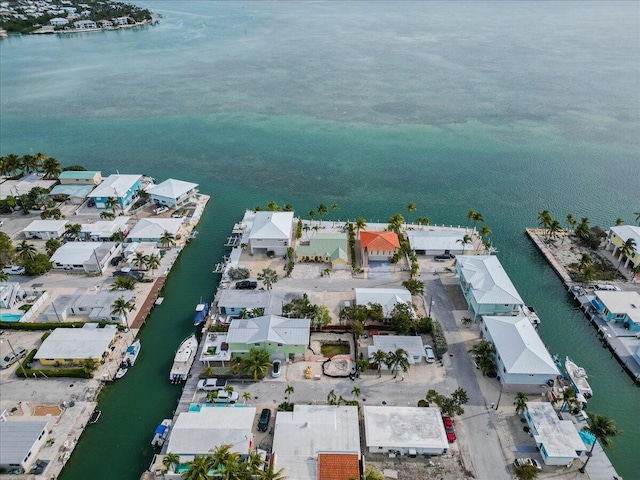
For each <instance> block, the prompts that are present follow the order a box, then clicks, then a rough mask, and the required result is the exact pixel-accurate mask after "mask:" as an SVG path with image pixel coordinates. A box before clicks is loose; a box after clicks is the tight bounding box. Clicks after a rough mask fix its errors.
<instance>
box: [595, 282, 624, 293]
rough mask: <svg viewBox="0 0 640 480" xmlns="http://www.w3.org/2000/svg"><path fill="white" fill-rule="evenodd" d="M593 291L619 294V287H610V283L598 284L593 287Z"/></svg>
mask: <svg viewBox="0 0 640 480" xmlns="http://www.w3.org/2000/svg"><path fill="white" fill-rule="evenodd" d="M593 289H594V290H603V291H606V292H619V291H620V287H616V286H615V285H611V284H610V283H599V284H597V285H596V286H595V287H593Z"/></svg>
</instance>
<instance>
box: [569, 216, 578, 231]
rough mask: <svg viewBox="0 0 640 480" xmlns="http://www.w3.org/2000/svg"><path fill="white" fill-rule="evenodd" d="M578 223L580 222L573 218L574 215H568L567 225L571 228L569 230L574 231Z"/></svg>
mask: <svg viewBox="0 0 640 480" xmlns="http://www.w3.org/2000/svg"><path fill="white" fill-rule="evenodd" d="M577 223H578V221H577V220H576V219H575V218H573V215H571V214H570V213H567V225H568V226H569V228H568V230H573V229H574V228H575V226H576V224H577Z"/></svg>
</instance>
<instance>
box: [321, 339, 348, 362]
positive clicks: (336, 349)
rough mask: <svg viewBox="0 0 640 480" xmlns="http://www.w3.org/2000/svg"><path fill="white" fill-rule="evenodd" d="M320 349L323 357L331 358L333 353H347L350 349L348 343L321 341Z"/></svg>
mask: <svg viewBox="0 0 640 480" xmlns="http://www.w3.org/2000/svg"><path fill="white" fill-rule="evenodd" d="M320 351H321V352H322V355H324V356H325V357H329V358H331V357H333V356H334V355H348V354H349V353H350V351H351V349H350V348H349V344H348V343H323V344H322V346H321V347H320Z"/></svg>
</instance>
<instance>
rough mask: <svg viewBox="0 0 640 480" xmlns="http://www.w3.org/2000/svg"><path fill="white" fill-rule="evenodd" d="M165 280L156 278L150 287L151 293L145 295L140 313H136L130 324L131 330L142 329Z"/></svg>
mask: <svg viewBox="0 0 640 480" xmlns="http://www.w3.org/2000/svg"><path fill="white" fill-rule="evenodd" d="M166 280H167V277H158V278H157V279H156V281H155V282H154V283H153V286H152V287H151V291H150V292H149V295H147V298H146V300H145V301H144V303H143V304H142V307H140V311H139V312H138V315H136V318H135V320H134V321H133V323H132V324H131V328H132V329H134V330H136V329H139V328H140V327H142V325H143V324H144V322H145V320H146V319H147V316H148V315H149V313H151V309H152V308H153V307H154V305H155V304H156V300H157V299H158V297H159V296H160V290H162V287H163V286H164V282H165V281H166Z"/></svg>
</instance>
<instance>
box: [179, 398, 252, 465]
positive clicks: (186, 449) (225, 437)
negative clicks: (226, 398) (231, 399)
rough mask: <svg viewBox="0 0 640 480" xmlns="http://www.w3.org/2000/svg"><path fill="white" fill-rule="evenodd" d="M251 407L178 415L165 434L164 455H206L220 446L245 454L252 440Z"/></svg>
mask: <svg viewBox="0 0 640 480" xmlns="http://www.w3.org/2000/svg"><path fill="white" fill-rule="evenodd" d="M255 416H256V409H255V407H229V408H227V407H204V406H203V407H202V408H201V409H200V411H199V412H183V413H181V414H180V415H179V416H178V418H177V420H176V422H175V423H174V425H173V427H172V428H171V433H170V434H169V444H168V446H167V452H173V453H177V454H178V455H208V454H209V453H211V450H213V449H215V448H216V447H219V446H220V445H225V444H229V445H231V451H232V452H236V453H239V454H245V455H246V454H247V452H248V451H249V442H250V441H251V440H252V434H251V428H252V427H253V422H254V419H255Z"/></svg>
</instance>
